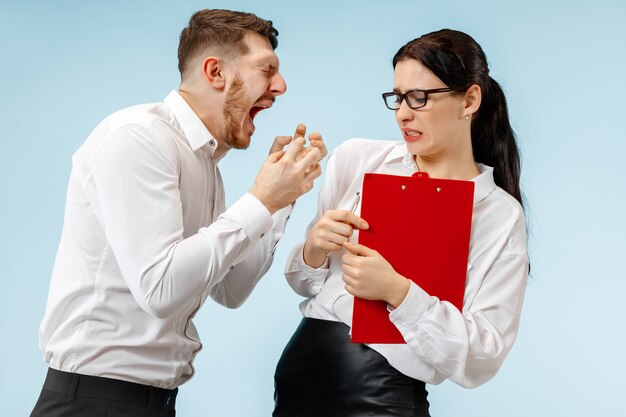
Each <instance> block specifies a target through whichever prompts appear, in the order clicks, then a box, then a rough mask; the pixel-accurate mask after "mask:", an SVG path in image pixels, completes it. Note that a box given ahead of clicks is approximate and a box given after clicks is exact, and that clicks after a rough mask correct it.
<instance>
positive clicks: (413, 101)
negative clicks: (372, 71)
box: [383, 88, 452, 110]
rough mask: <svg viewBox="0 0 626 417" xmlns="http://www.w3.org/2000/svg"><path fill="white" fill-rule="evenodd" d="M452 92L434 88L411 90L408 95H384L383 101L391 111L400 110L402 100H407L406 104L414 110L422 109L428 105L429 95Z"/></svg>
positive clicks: (393, 93) (448, 89) (394, 93)
mask: <svg viewBox="0 0 626 417" xmlns="http://www.w3.org/2000/svg"><path fill="white" fill-rule="evenodd" d="M449 91H452V89H451V88H433V89H431V90H419V89H415V90H409V91H407V92H406V93H404V94H402V93H396V92H393V91H392V92H389V93H383V100H385V105H386V106H387V108H388V109H389V110H398V109H399V108H400V105H401V104H402V100H406V104H407V105H408V106H409V107H410V108H411V109H413V110H417V109H420V108H422V107H424V106H425V105H426V102H427V101H428V95H429V94H434V93H447V92H449Z"/></svg>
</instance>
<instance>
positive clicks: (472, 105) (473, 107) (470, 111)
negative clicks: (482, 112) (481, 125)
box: [465, 84, 483, 117]
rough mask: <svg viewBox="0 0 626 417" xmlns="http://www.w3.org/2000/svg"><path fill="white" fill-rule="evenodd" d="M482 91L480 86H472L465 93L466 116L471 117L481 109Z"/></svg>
mask: <svg viewBox="0 0 626 417" xmlns="http://www.w3.org/2000/svg"><path fill="white" fill-rule="evenodd" d="M482 97H483V95H482V90H481V89H480V86H479V85H478V84H472V85H471V86H470V87H469V88H468V89H467V91H466V92H465V114H466V115H469V116H470V117H471V116H473V115H474V113H476V112H477V111H478V109H479V108H480V102H481V100H482Z"/></svg>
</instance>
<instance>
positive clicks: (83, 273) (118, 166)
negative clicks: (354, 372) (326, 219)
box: [40, 91, 291, 389]
mask: <svg viewBox="0 0 626 417" xmlns="http://www.w3.org/2000/svg"><path fill="white" fill-rule="evenodd" d="M216 148H217V142H216V140H215V139H214V138H213V137H212V136H211V134H210V133H209V131H208V130H207V128H206V127H205V126H204V124H203V123H202V122H201V120H200V119H199V118H198V116H197V115H196V114H195V113H194V112H193V110H192V109H191V108H190V107H189V105H188V104H187V103H186V102H185V100H184V99H183V98H182V97H181V96H180V95H179V94H178V93H177V92H175V91H173V92H172V93H170V94H169V95H168V96H167V98H166V99H165V100H164V102H160V103H154V104H146V105H139V106H134V107H130V108H127V109H124V110H121V111H119V112H116V113H114V114H112V115H111V116H109V117H107V118H106V119H105V120H104V121H103V122H101V123H100V124H99V125H98V126H97V127H96V129H95V130H94V131H93V132H92V133H91V135H90V136H89V137H88V138H87V140H86V141H85V143H84V144H83V145H82V146H81V147H80V148H79V149H78V151H77V152H76V153H75V154H74V156H73V158H72V162H73V166H72V171H71V175H70V180H69V188H68V192H67V202H66V209H65V221H64V226H63V234H62V237H61V242H60V246H59V249H58V253H57V257H56V262H55V265H54V270H53V273H52V280H51V284H50V292H49V296H48V304H47V307H46V313H45V317H44V319H43V322H42V324H41V328H40V347H41V349H42V352H43V353H44V357H45V360H46V361H47V362H49V364H50V366H51V367H52V368H54V369H59V370H62V371H67V372H76V373H80V374H87V375H95V376H101V377H108V378H115V379H121V380H127V381H132V382H137V383H141V384H147V385H152V386H157V387H161V388H168V389H172V388H175V387H177V386H179V385H181V384H182V383H184V382H185V381H187V380H188V379H189V378H191V376H192V375H193V372H194V369H193V366H192V362H193V359H194V356H195V355H196V353H197V352H198V351H199V350H200V349H201V347H202V344H201V343H200V338H199V337H198V333H197V331H196V328H195V327H194V325H193V322H192V318H193V316H194V315H195V313H196V311H197V310H198V308H200V306H201V305H202V303H203V302H204V301H205V300H206V298H207V297H208V296H210V297H211V298H213V299H214V300H215V301H217V302H218V303H220V304H222V305H224V306H227V307H230V308H234V307H238V306H239V305H241V304H242V303H243V302H244V301H245V300H246V298H247V297H248V295H249V294H250V292H251V291H252V289H253V288H254V286H255V285H256V283H257V282H258V281H259V279H260V278H261V276H262V275H263V274H264V273H265V272H266V271H267V270H268V268H269V267H270V265H271V262H272V259H273V254H274V248H275V246H276V244H277V242H278V240H279V239H280V238H281V237H282V235H283V231H284V227H285V223H286V221H287V218H288V215H289V214H290V211H291V208H290V207H289V208H285V209H283V210H280V211H278V212H276V213H275V214H274V215H273V216H271V215H270V213H269V211H268V210H267V209H266V208H265V206H263V204H262V203H261V202H260V201H259V200H257V199H256V198H255V197H253V196H252V195H251V194H246V195H244V196H243V197H241V198H240V199H239V200H238V201H237V202H236V203H235V204H233V205H232V206H231V207H230V208H229V209H228V210H225V207H224V188H223V184H222V179H221V177H220V173H219V170H218V167H217V163H218V160H216V159H214V158H213V154H214V152H215V150H216ZM251 182H252V178H251Z"/></svg>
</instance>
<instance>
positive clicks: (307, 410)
mask: <svg viewBox="0 0 626 417" xmlns="http://www.w3.org/2000/svg"><path fill="white" fill-rule="evenodd" d="M348 332H349V328H348V326H346V325H345V324H343V323H339V322H333V321H327V320H317V319H310V318H304V319H303V320H302V322H301V323H300V326H298V328H297V330H296V332H295V333H294V335H293V336H292V338H291V340H290V341H289V343H288V344H287V346H286V347H285V350H284V351H283V354H282V356H281V358H280V360H279V361H278V365H277V366H276V373H275V375H274V384H275V391H274V401H275V405H274V413H273V414H272V416H274V417H335V416H336V417H357V416H358V417H361V416H373V417H392V416H394V417H395V416H411V417H429V416H430V414H429V412H428V408H429V403H428V400H427V396H428V393H427V392H426V384H425V383H424V382H422V381H418V380H415V379H413V378H410V377H408V376H406V375H404V374H402V373H400V372H399V371H398V370H396V369H395V368H393V367H392V366H391V365H389V362H387V360H386V359H385V358H384V357H383V356H382V355H380V354H379V353H378V352H376V351H374V350H373V349H371V348H369V347H367V346H366V345H363V344H360V343H352V342H351V341H350V336H349V334H348Z"/></svg>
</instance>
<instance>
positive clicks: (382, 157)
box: [285, 139, 528, 387]
mask: <svg viewBox="0 0 626 417" xmlns="http://www.w3.org/2000/svg"><path fill="white" fill-rule="evenodd" d="M478 168H479V170H480V172H481V173H480V175H479V176H478V177H476V178H474V179H473V181H474V182H475V191H474V210H473V217H472V231H471V238H470V251H469V261H468V265H467V284H466V288H465V299H464V303H463V311H461V312H460V311H458V310H457V309H456V307H454V306H453V305H452V304H450V303H448V302H441V301H440V300H439V299H437V298H436V297H431V296H429V295H428V294H427V293H426V292H424V290H422V289H421V288H420V287H419V286H417V285H416V284H415V283H413V282H411V287H410V290H409V293H408V295H407V296H406V298H405V300H404V301H403V302H402V304H401V305H400V306H398V308H396V309H395V310H393V309H391V308H390V310H392V311H391V313H390V320H391V321H392V322H393V323H394V324H395V325H396V327H397V328H398V330H399V331H400V332H401V333H402V335H403V336H404V339H405V341H406V342H407V344H371V345H369V346H370V347H371V348H372V349H374V350H376V351H378V352H379V353H381V354H382V355H383V356H384V357H385V358H387V360H388V361H389V363H390V364H391V365H392V366H393V367H394V368H396V369H397V370H399V371H400V372H402V373H403V374H405V375H408V376H410V377H413V378H416V379H419V380H421V381H424V382H427V383H431V384H438V383H441V382H442V381H443V380H444V379H446V378H449V379H450V380H452V381H454V382H455V383H457V384H459V385H461V386H463V387H475V386H478V385H480V384H482V383H484V382H486V381H487V380H489V379H490V378H491V377H493V376H494V375H495V373H496V372H497V371H498V369H499V368H500V365H501V364H502V361H503V360H504V358H505V356H506V355H507V353H508V352H509V350H510V349H511V347H512V345H513V342H514V340H515V337H516V334H517V329H518V327H519V320H520V312H521V308H522V302H523V299H524V292H525V289H526V281H527V278H528V256H527V253H526V229H525V222H524V213H523V210H522V207H521V205H520V204H519V203H518V202H517V200H515V199H514V198H513V197H512V196H511V195H509V194H508V193H506V192H505V191H504V190H502V189H501V188H499V187H498V186H496V184H495V183H494V180H493V169H492V168H491V167H488V166H485V165H480V164H478ZM416 171H417V166H416V165H415V162H414V159H413V156H412V155H411V154H410V153H409V152H408V151H407V148H406V145H405V143H404V142H391V141H379V140H366V139H353V140H349V141H347V142H345V143H344V144H342V145H341V146H339V147H338V148H337V149H336V150H335V151H334V152H333V153H332V154H331V156H330V157H329V160H328V163H327V167H326V173H325V180H324V185H323V187H322V189H321V190H320V195H319V202H318V212H317V216H316V217H315V218H314V219H313V221H312V222H311V224H310V226H309V229H310V227H311V226H313V225H314V224H315V223H316V222H317V221H318V219H319V218H320V217H321V216H322V215H323V214H324V212H325V211H327V210H332V209H345V210H350V209H351V208H352V207H350V204H351V201H352V200H353V197H354V195H355V193H356V192H359V191H361V187H362V185H363V174H364V173H366V172H375V173H382V174H391V175H404V176H409V175H412V174H413V173H415V172H416ZM359 213H360V208H359V209H358V210H357V212H356V214H357V215H358V214H359ZM389 215H390V216H393V215H394V213H389ZM406 215H408V216H410V213H406ZM365 220H366V221H367V219H365ZM307 232H308V231H307ZM398 233H402V230H398ZM420 238H421V237H420V236H415V239H416V246H417V244H418V242H419V239H420ZM423 238H424V239H425V240H427V239H428V236H424V237H423ZM357 240H358V232H355V233H354V234H353V236H352V237H351V239H350V241H351V242H355V243H356V242H357ZM302 248H303V244H300V245H298V246H296V247H295V248H294V249H293V250H292V252H291V254H290V256H289V258H288V260H287V265H286V267H285V276H286V278H287V281H288V283H289V284H290V285H291V287H292V288H293V289H294V290H295V291H296V292H297V293H298V294H300V295H302V296H304V297H307V299H306V300H305V301H303V302H302V303H301V304H300V310H301V312H302V314H303V315H304V316H306V317H312V318H318V319H324V320H333V321H341V322H343V323H345V324H347V325H348V326H350V325H351V323H352V306H353V302H354V297H353V296H352V295H350V294H348V293H347V292H346V290H345V288H344V285H345V284H344V282H343V280H342V271H341V265H342V262H341V255H342V254H343V252H333V253H331V255H330V257H329V260H328V261H327V263H326V264H325V265H322V266H321V267H320V268H318V269H314V268H311V267H309V266H308V265H306V264H305V263H304V260H303V258H302Z"/></svg>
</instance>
